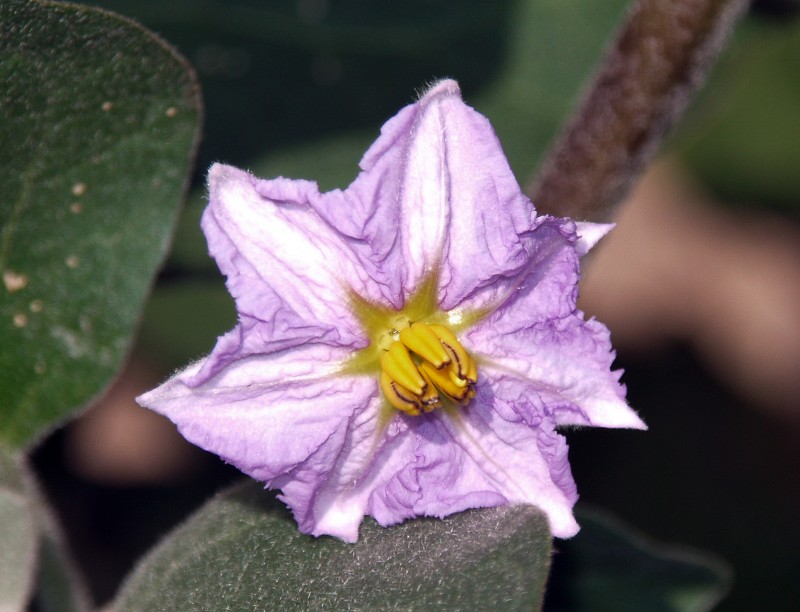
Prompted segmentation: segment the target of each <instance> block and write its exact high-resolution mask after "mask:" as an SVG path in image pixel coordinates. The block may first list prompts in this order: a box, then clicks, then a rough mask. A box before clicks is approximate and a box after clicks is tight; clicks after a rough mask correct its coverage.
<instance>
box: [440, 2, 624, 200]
mask: <svg viewBox="0 0 800 612" xmlns="http://www.w3.org/2000/svg"><path fill="white" fill-rule="evenodd" d="M629 4H630V0H604V1H603V2H592V1H591V0H521V2H520V4H519V7H518V9H517V11H516V14H515V15H514V16H513V18H512V19H511V20H510V23H511V24H512V25H511V27H510V28H509V31H508V33H507V37H508V38H507V41H506V44H507V48H508V51H507V56H508V62H507V65H506V67H505V69H504V71H503V72H502V73H501V74H499V75H498V78H497V80H496V82H495V84H494V85H493V86H492V87H491V88H489V89H487V90H486V91H485V93H483V94H482V95H478V96H476V97H475V98H469V97H468V98H467V103H468V104H470V105H472V106H475V108H477V109H478V110H479V111H481V112H482V113H484V114H485V115H486V116H487V117H488V118H489V120H490V121H491V122H492V125H493V126H494V129H495V130H496V131H497V134H498V136H499V137H500V142H502V144H503V149H504V150H505V153H506V156H507V157H508V159H509V162H510V164H511V168H512V169H513V170H514V171H515V173H516V176H517V180H519V181H520V183H521V184H523V185H524V184H525V182H526V180H527V178H528V176H529V175H530V174H531V173H532V172H533V170H534V169H535V168H536V167H537V166H538V165H539V163H540V162H541V160H542V158H543V156H544V155H545V153H546V152H547V150H548V147H549V146H550V144H551V141H552V140H553V139H554V138H555V136H556V135H557V133H558V132H559V130H560V129H561V128H562V127H563V125H564V124H565V123H566V121H567V118H568V117H569V116H570V114H571V112H572V110H573V107H574V106H575V105H576V104H577V102H578V100H579V96H580V94H581V93H582V90H583V87H584V85H585V84H586V83H587V81H588V80H589V78H590V77H591V75H592V74H593V71H594V69H595V66H596V64H597V63H598V62H599V61H600V59H601V58H602V54H603V52H604V51H605V48H606V45H607V44H608V43H609V41H610V39H611V35H612V34H613V32H614V31H615V29H616V27H617V26H618V25H619V23H620V20H621V18H622V15H623V12H624V9H625V8H626V7H627V6H628V5H629ZM455 76H457V75H455Z"/></svg>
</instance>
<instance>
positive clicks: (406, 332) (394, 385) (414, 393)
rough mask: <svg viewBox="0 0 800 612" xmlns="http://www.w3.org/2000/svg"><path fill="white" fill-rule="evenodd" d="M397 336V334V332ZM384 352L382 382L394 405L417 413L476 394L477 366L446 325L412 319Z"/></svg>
mask: <svg viewBox="0 0 800 612" xmlns="http://www.w3.org/2000/svg"><path fill="white" fill-rule="evenodd" d="M395 337H397V336H395ZM399 338H400V339H399V340H394V341H392V342H391V344H390V345H389V347H388V349H387V350H386V351H384V353H383V355H382V356H381V380H380V386H381V390H382V391H383V394H384V396H385V397H386V399H387V401H388V402H389V404H390V405H391V406H393V407H394V408H397V409H398V410H401V411H403V412H405V413H406V414H409V415H412V416H417V415H419V414H420V413H421V412H423V411H424V412H430V411H432V410H434V409H436V408H441V407H442V406H443V405H444V404H443V402H442V396H444V397H446V398H448V399H450V400H453V401H455V402H458V403H459V404H461V405H465V404H467V403H468V402H469V401H470V400H471V399H472V398H474V397H475V389H474V387H475V384H476V383H477V382H478V370H477V365H476V363H475V360H474V359H472V357H471V356H470V355H469V353H467V351H466V349H464V347H463V346H462V345H461V343H460V342H459V341H458V338H456V336H455V334H454V333H453V332H452V331H450V330H449V329H448V328H447V327H444V326H443V325H428V324H425V323H412V324H411V325H409V326H408V327H406V328H404V329H402V330H401V331H400V332H399Z"/></svg>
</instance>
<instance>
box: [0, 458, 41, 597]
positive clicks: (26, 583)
mask: <svg viewBox="0 0 800 612" xmlns="http://www.w3.org/2000/svg"><path fill="white" fill-rule="evenodd" d="M24 470H25V467H24V465H23V463H22V460H21V458H20V457H19V456H18V455H17V454H16V453H13V452H10V451H7V450H6V449H5V448H4V447H3V446H2V445H0V543H1V544H0V610H22V609H23V608H24V607H25V603H26V602H27V601H28V595H29V592H30V590H31V587H32V585H33V578H34V575H35V573H36V571H35V570H36V547H37V536H38V529H37V525H36V520H35V516H34V514H33V512H32V507H31V506H32V504H31V502H30V500H29V498H28V494H27V485H26V483H25V479H26V478H28V477H29V476H28V475H26V474H25V473H24Z"/></svg>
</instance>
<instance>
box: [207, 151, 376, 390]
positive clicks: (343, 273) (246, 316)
mask: <svg viewBox="0 0 800 612" xmlns="http://www.w3.org/2000/svg"><path fill="white" fill-rule="evenodd" d="M318 195H319V192H318V190H317V187H316V184H314V183H311V182H308V181H290V180H286V179H276V180H273V181H262V180H259V179H256V178H255V177H253V176H252V175H250V174H248V173H246V172H243V171H241V170H237V169H236V168H232V167H230V166H222V165H219V164H216V165H214V166H212V168H211V170H210V172H209V196H210V202H209V205H208V208H207V209H206V212H205V214H204V215H203V230H204V232H205V234H206V238H207V240H208V244H209V252H210V253H211V254H212V255H213V256H214V258H215V259H216V260H217V264H218V265H219V267H220V270H221V271H222V272H223V273H224V274H225V275H226V276H227V277H228V279H227V285H228V289H229V291H230V292H231V295H233V297H234V299H235V300H236V308H237V310H238V312H239V318H240V324H239V326H237V328H236V329H234V330H232V331H231V332H229V333H228V334H226V335H225V336H224V337H223V338H221V339H220V341H219V343H218V345H217V347H216V348H215V350H214V352H213V353H212V355H211V357H210V359H209V360H207V362H206V364H205V367H204V368H203V370H202V371H201V372H199V373H198V379H197V381H196V383H197V384H199V383H200V382H203V381H204V380H206V379H207V378H208V377H210V376H212V375H213V374H215V373H216V372H218V371H219V370H220V369H221V368H223V367H224V366H225V365H226V364H227V363H229V362H230V361H232V360H235V359H240V358H243V357H246V356H248V355H250V354H254V353H265V352H270V351H278V350H284V349H287V348H291V347H294V346H300V345H302V344H304V343H306V342H309V341H316V342H323V343H327V344H330V345H333V346H349V347H352V348H357V347H362V346H364V345H365V344H366V343H367V340H366V338H364V337H363V333H362V331H361V329H360V327H359V324H358V322H357V321H356V319H355V317H353V315H352V314H351V313H350V309H349V302H348V295H347V289H348V287H352V288H353V289H355V290H357V291H359V292H361V294H362V295H365V296H367V297H370V298H373V299H377V297H378V295H377V294H376V293H375V292H374V290H370V287H371V286H372V283H371V282H368V280H369V279H368V276H367V274H366V272H365V271H364V270H363V269H362V267H361V266H360V263H359V262H358V260H357V259H356V258H355V257H354V256H353V254H352V252H351V251H350V250H349V249H348V248H347V246H346V245H345V244H344V242H343V240H342V237H341V236H340V235H339V234H338V232H337V231H336V230H335V229H334V228H331V227H330V226H329V225H328V224H327V223H326V222H325V221H324V220H322V219H320V218H319V217H318V215H316V213H315V212H314V210H313V209H312V208H311V207H310V206H309V205H308V200H309V199H310V198H311V199H313V198H316V197H318Z"/></svg>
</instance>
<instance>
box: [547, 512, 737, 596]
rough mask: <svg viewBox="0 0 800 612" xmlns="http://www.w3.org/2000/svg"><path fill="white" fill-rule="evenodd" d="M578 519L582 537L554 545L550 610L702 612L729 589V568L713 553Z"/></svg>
mask: <svg viewBox="0 0 800 612" xmlns="http://www.w3.org/2000/svg"><path fill="white" fill-rule="evenodd" d="M577 518H578V522H579V523H580V525H581V531H580V533H578V535H577V536H576V537H575V538H573V539H572V540H564V541H559V542H558V543H557V545H556V551H555V555H554V557H553V572H552V574H551V581H550V584H549V585H548V590H547V601H546V605H545V609H546V610H548V611H549V612H556V611H558V612H562V611H563V612H566V611H572V610H574V611H576V612H577V611H580V612H591V611H593V610H597V611H598V612H600V611H605V610H615V611H616V612H625V611H627V610H630V611H631V612H638V611H639V610H650V611H653V612H659V611H664V612H670V611H674V612H678V611H681V612H690V611H691V612H700V611H704V610H710V609H712V608H713V607H714V606H715V605H716V604H717V603H718V602H719V601H720V600H721V599H722V598H723V597H724V596H725V594H726V593H727V592H728V590H729V589H730V582H731V573H730V570H729V569H728V568H727V567H726V566H725V565H724V564H723V563H722V562H720V561H719V560H717V559H716V558H713V557H711V556H710V555H706V554H701V553H697V552H694V551H688V550H682V549H678V548H674V547H667V546H664V545H657V544H654V543H651V542H649V541H647V540H645V539H644V538H643V537H642V536H640V535H638V534H636V533H633V532H632V531H631V530H630V529H629V528H626V527H624V526H623V525H621V524H620V523H618V522H617V521H615V520H612V519H610V518H609V517H606V516H603V515H601V514H596V513H589V512H579V513H577Z"/></svg>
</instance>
